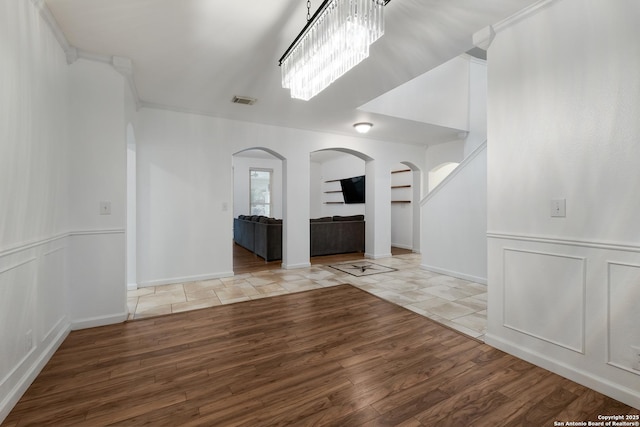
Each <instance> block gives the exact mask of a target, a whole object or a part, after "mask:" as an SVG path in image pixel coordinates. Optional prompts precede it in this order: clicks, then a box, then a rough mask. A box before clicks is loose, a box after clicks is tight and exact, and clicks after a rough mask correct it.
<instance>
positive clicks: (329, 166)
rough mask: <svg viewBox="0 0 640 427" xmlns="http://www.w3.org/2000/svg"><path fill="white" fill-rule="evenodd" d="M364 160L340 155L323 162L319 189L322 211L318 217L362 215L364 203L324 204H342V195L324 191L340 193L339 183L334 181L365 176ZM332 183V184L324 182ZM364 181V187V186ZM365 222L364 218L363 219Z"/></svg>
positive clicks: (350, 155) (349, 155) (348, 155)
mask: <svg viewBox="0 0 640 427" xmlns="http://www.w3.org/2000/svg"><path fill="white" fill-rule="evenodd" d="M364 163H365V162H364V160H362V159H360V158H358V157H356V156H354V155H352V154H341V155H340V156H339V157H337V158H335V159H331V160H329V161H325V162H323V163H322V164H321V166H320V169H321V170H320V174H321V175H320V181H321V184H320V188H321V189H322V194H321V195H320V197H321V200H322V211H321V214H320V215H319V216H334V215H343V216H347V215H364V214H365V205H364V203H353V204H352V203H350V204H330V203H326V202H344V197H343V194H342V193H328V194H327V193H325V191H340V190H342V186H341V185H340V182H336V181H334V180H336V179H344V178H352V177H354V176H361V175H364V174H365V170H364ZM326 181H334V182H326ZM366 184H367V183H366V181H365V185H366ZM365 220H366V218H365Z"/></svg>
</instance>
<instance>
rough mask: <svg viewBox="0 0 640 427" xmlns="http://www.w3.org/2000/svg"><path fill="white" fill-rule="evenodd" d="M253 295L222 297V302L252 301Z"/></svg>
mask: <svg viewBox="0 0 640 427" xmlns="http://www.w3.org/2000/svg"><path fill="white" fill-rule="evenodd" d="M250 300H251V297H247V296H244V297H239V298H229V299H222V298H220V301H221V302H222V304H233V303H236V302H244V301H250Z"/></svg>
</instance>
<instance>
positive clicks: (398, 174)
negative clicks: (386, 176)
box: [391, 162, 422, 253]
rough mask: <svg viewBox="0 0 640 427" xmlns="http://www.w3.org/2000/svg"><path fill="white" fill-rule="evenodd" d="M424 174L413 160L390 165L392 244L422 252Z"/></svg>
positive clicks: (393, 246)
mask: <svg viewBox="0 0 640 427" xmlns="http://www.w3.org/2000/svg"><path fill="white" fill-rule="evenodd" d="M421 182H422V180H421V174H420V170H419V169H418V167H417V166H415V165H414V164H413V163H411V162H400V163H397V164H395V165H392V167H391V247H392V253H393V252H397V250H398V249H400V250H410V251H412V252H420V208H419V203H418V202H419V200H420V197H421Z"/></svg>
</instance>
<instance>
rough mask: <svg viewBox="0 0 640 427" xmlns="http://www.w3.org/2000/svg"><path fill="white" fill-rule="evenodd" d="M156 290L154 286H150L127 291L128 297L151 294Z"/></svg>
mask: <svg viewBox="0 0 640 427" xmlns="http://www.w3.org/2000/svg"><path fill="white" fill-rule="evenodd" d="M155 292H156V288H155V287H154V286H149V287H148V288H138V289H134V290H131V291H127V296H128V297H140V296H143V295H151V294H154V293H155Z"/></svg>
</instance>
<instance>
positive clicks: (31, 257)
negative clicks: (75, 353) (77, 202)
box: [0, 235, 70, 420]
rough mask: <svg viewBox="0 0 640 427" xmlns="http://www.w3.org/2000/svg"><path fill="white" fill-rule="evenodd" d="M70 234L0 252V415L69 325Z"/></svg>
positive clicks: (66, 331)
mask: <svg viewBox="0 0 640 427" xmlns="http://www.w3.org/2000/svg"><path fill="white" fill-rule="evenodd" d="M67 240H68V235H57V236H52V237H48V238H44V239H42V240H39V241H32V242H27V243H25V244H22V245H19V246H15V247H13V248H9V249H5V250H3V251H2V252H0V323H2V324H5V325H11V327H10V328H5V329H6V330H5V331H4V333H3V335H4V336H3V338H2V344H3V345H2V346H1V347H0V420H2V419H4V417H5V416H6V415H7V414H8V411H10V410H11V408H12V407H13V405H14V404H15V402H17V401H18V399H19V398H20V396H22V394H23V393H24V392H25V391H26V389H27V388H28V387H29V385H30V384H31V382H32V381H33V380H34V379H35V377H36V376H37V375H38V373H39V372H40V371H41V370H42V368H43V367H44V365H45V364H46V363H47V361H48V360H49V359H50V358H51V355H52V354H53V353H54V352H55V350H56V349H57V348H58V347H59V346H60V344H61V343H62V341H63V340H64V338H65V337H66V336H67V334H68V333H69V331H70V320H69V317H68V316H67V312H68V308H67V298H68V287H67V282H68V279H67V258H66V257H67V246H66V243H67Z"/></svg>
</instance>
